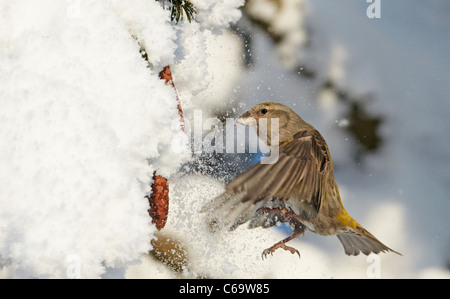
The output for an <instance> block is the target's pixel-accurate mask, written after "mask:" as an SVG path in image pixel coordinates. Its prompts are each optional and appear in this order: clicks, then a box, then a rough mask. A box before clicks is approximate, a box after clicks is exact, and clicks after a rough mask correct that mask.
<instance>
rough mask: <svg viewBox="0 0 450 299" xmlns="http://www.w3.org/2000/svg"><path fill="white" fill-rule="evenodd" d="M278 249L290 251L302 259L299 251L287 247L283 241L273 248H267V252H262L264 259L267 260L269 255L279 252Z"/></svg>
mask: <svg viewBox="0 0 450 299" xmlns="http://www.w3.org/2000/svg"><path fill="white" fill-rule="evenodd" d="M278 248H283V249H284V250H287V251H290V252H291V253H292V254H298V257H299V258H300V252H299V251H298V250H297V249H295V248H293V247H290V246H287V245H286V244H285V243H284V242H283V241H281V242H279V243H277V244H275V245H273V246H272V247H270V248H267V249H266V250H264V251H263V252H262V259H265V258H267V256H268V255H269V254H270V255H273V253H274V252H275V250H277V249H278Z"/></svg>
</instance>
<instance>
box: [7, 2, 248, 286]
mask: <svg viewBox="0 0 450 299" xmlns="http://www.w3.org/2000/svg"><path fill="white" fill-rule="evenodd" d="M238 2H239V3H240V2H242V1H237V2H236V3H238ZM216 6H217V5H209V6H206V7H204V8H202V10H203V9H205V10H211V11H216V10H217V9H218V7H216ZM227 8H228V11H229V14H230V15H231V16H230V17H228V18H226V19H220V20H218V21H217V22H216V23H217V24H216V23H215V21H214V18H212V17H208V18H207V19H208V26H209V27H211V26H212V27H215V28H221V29H223V28H225V27H226V26H227V24H228V23H229V22H230V21H232V20H234V21H236V18H237V17H239V14H240V13H239V11H238V10H236V9H235V7H232V6H229V5H228V6H227ZM231 8H233V9H231ZM225 15H226V14H225ZM169 21H170V16H169V11H167V10H164V9H163V8H162V7H161V6H160V4H159V3H158V2H156V1H148V0H135V1H132V2H129V1H127V2H126V3H125V2H124V1H116V0H111V1H106V0H104V1H90V0H83V1H78V0H74V1H60V0H40V1H25V0H18V1H1V2H0V99H1V106H2V109H1V110H0V136H1V137H0V138H1V141H2V147H1V148H0V165H2V167H1V169H0V182H1V188H0V206H1V209H0V228H1V230H0V256H1V257H2V263H3V264H9V265H11V266H10V270H11V269H13V271H12V272H13V273H12V274H11V275H12V276H16V277H58V278H60V277H62V278H63V277H90V278H97V277H101V276H102V275H104V274H105V271H106V269H112V270H111V272H114V271H116V272H117V273H120V272H121V271H120V270H119V271H117V270H114V269H120V268H124V267H126V266H127V265H128V264H129V263H131V262H133V261H135V260H137V259H138V258H139V257H140V255H141V254H142V253H145V252H147V251H148V250H149V249H150V243H149V242H150V240H151V238H152V235H153V231H154V228H153V226H152V225H150V218H149V216H148V213H147V209H148V202H147V200H146V199H145V198H144V195H145V194H146V193H148V191H149V185H150V183H151V175H152V173H153V171H154V170H155V169H156V170H158V172H159V173H160V174H162V175H165V176H170V175H171V174H172V173H173V172H174V171H176V170H177V168H178V166H179V165H180V163H181V161H183V160H184V159H185V156H183V155H179V154H176V153H174V152H172V151H171V149H170V142H171V136H174V134H176V133H177V132H179V128H177V127H176V126H175V128H174V126H173V120H176V119H178V113H177V109H176V106H177V103H176V97H175V92H174V90H173V89H172V88H171V87H170V86H166V85H165V84H164V82H163V81H161V80H159V79H158V76H157V75H158V72H159V71H160V70H161V68H162V67H163V66H165V65H167V64H173V63H174V62H175V58H176V53H175V52H176V50H177V48H178V47H184V48H185V49H186V48H188V47H189V44H187V43H188V42H189V40H188V37H187V36H186V37H183V36H182V37H180V38H179V37H178V36H177V32H176V30H177V29H176V28H175V27H174V26H173V24H171V23H170V22H169ZM193 25H194V26H196V25H195V24H193ZM216 25H217V26H216ZM193 28H194V29H198V28H197V27H193ZM190 34H191V35H194V34H195V32H192V31H191V32H190ZM177 39H178V40H177ZM141 45H142V46H143V47H145V49H146V53H147V55H148V58H149V63H150V65H151V66H152V69H149V68H147V62H146V61H145V60H143V59H142V57H141V53H140V46H141ZM193 51H194V52H195V51H197V53H200V52H201V49H199V48H195V49H194V50H193ZM191 56H195V54H191ZM201 59H202V60H204V59H205V57H204V56H201ZM201 63H203V62H202V61H200V64H201ZM122 272H123V271H122Z"/></svg>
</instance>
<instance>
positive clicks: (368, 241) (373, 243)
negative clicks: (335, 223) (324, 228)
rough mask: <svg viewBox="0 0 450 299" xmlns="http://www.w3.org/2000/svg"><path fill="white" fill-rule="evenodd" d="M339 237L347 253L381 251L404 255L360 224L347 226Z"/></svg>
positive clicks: (367, 253) (339, 233)
mask: <svg viewBox="0 0 450 299" xmlns="http://www.w3.org/2000/svg"><path fill="white" fill-rule="evenodd" d="M337 237H338V239H339V241H341V243H342V246H344V250H345V253H346V254H347V255H358V254H359V253H360V252H362V253H363V254H365V255H369V254H370V253H372V252H373V253H376V254H378V253H380V252H394V253H397V254H399V255H402V254H401V253H399V252H397V251H395V250H392V249H391V248H389V247H387V246H386V245H384V244H383V243H381V242H380V241H379V240H378V239H377V238H375V236H374V235H372V234H371V233H369V232H368V231H367V230H366V229H365V228H363V227H361V226H360V225H355V227H347V228H346V229H344V230H341V231H339V232H338V234H337Z"/></svg>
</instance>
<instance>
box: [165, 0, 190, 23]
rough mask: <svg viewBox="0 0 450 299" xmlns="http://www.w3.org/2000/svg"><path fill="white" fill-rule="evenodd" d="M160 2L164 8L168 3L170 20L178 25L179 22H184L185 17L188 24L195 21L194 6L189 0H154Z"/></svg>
mask: <svg viewBox="0 0 450 299" xmlns="http://www.w3.org/2000/svg"><path fill="white" fill-rule="evenodd" d="M156 1H158V2H162V4H163V6H164V7H166V3H167V2H169V3H170V4H169V5H168V8H169V9H170V10H171V14H170V20H171V21H174V20H175V22H176V23H177V24H178V22H179V21H180V20H182V21H183V20H184V17H185V16H186V18H187V20H188V21H189V23H190V22H191V21H193V20H195V14H196V13H197V11H196V10H195V7H194V5H193V4H192V3H191V1H189V0H156Z"/></svg>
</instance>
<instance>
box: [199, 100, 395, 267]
mask: <svg viewBox="0 0 450 299" xmlns="http://www.w3.org/2000/svg"><path fill="white" fill-rule="evenodd" d="M261 119H265V122H261ZM273 119H278V126H279V131H278V136H277V137H278V143H277V144H272V140H275V139H273V137H272V138H271V135H270V134H267V145H268V146H269V147H271V148H272V149H273V148H274V147H276V148H277V150H278V160H277V162H276V163H272V164H264V162H263V161H264V160H263V161H261V162H260V163H259V164H256V165H255V166H253V167H252V168H250V169H249V170H247V171H246V172H244V173H243V174H241V175H240V176H238V177H237V178H235V179H234V180H232V181H231V182H230V183H229V184H228V185H227V186H226V191H225V192H224V193H223V194H222V195H220V196H218V197H217V198H215V199H214V200H213V201H212V202H211V203H209V204H208V205H206V206H205V207H204V208H203V210H202V211H203V212H205V211H209V212H210V213H211V215H210V216H211V217H212V218H211V222H212V223H216V224H217V223H222V224H223V225H225V226H226V227H228V228H229V229H230V230H233V229H235V228H236V227H238V226H239V225H241V224H243V223H246V222H248V221H249V222H250V223H249V228H255V227H263V228H268V227H272V226H275V225H278V224H280V223H284V222H286V223H289V224H290V226H291V227H292V234H291V236H289V237H287V238H286V239H284V240H282V241H280V242H278V243H276V244H275V245H273V246H272V247H270V248H268V249H266V250H264V251H263V253H262V257H263V258H264V257H266V256H267V255H268V254H273V252H274V251H275V250H277V249H278V248H283V249H284V250H288V251H290V252H291V253H293V254H295V253H297V254H298V255H299V256H300V253H299V252H298V250H296V249H295V248H292V247H289V246H287V245H286V243H287V242H288V241H290V240H292V239H295V238H297V237H299V236H301V235H303V234H304V233H305V230H306V229H309V230H310V231H312V232H314V233H317V234H320V235H324V236H328V235H337V237H338V239H339V240H340V241H341V243H342V245H343V246H344V250H345V253H346V254H347V255H358V254H359V253H360V252H362V253H363V254H365V255H368V254H370V253H371V252H373V253H380V252H388V251H391V252H395V253H397V254H400V253H398V252H396V251H394V250H392V249H391V248H389V247H387V246H386V245H384V244H383V243H381V242H380V241H378V239H377V238H375V237H374V236H373V235H372V234H371V233H369V232H368V231H367V230H366V229H364V228H363V227H362V226H361V225H360V224H359V223H358V222H356V221H355V220H354V219H353V218H352V217H351V216H350V215H349V214H348V213H347V211H346V210H345V209H344V206H343V205H342V202H341V198H340V195H339V190H338V186H337V184H336V181H335V178H334V171H333V162H332V160H331V155H330V151H329V149H328V146H327V144H326V142H325V140H324V138H323V137H322V135H321V134H320V133H319V132H318V131H317V130H316V129H315V128H314V127H313V126H311V125H310V124H308V123H307V122H305V121H304V120H303V119H302V118H300V116H298V115H297V114H296V113H295V112H294V111H292V110H291V109H290V108H288V107H286V106H284V105H282V104H278V103H261V104H258V105H256V106H254V107H253V108H251V109H250V110H249V111H247V112H245V113H244V114H243V115H242V116H241V117H240V118H239V119H238V120H237V122H238V123H241V124H244V125H249V126H253V125H254V126H255V129H256V131H257V133H258V134H260V132H267V131H268V130H265V129H264V128H262V130H260V123H261V124H264V125H265V124H267V125H266V127H267V128H270V127H271V122H272V120H273ZM260 137H261V136H260Z"/></svg>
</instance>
